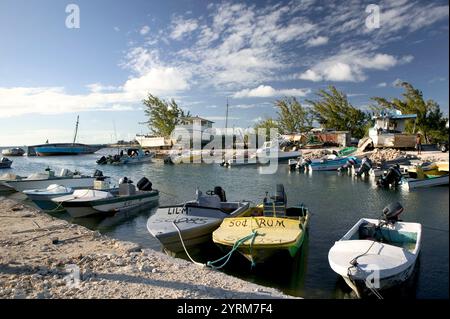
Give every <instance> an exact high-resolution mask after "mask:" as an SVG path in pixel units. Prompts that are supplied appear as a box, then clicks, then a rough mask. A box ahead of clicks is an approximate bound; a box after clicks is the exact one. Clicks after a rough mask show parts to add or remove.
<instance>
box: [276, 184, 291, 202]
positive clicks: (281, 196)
mask: <svg viewBox="0 0 450 319" xmlns="http://www.w3.org/2000/svg"><path fill="white" fill-rule="evenodd" d="M272 199H273V200H274V201H276V202H281V203H283V204H285V205H286V203H287V196H286V192H285V191H284V185H283V184H277V190H276V192H275V196H272Z"/></svg>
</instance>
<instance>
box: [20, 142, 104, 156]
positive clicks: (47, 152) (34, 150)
mask: <svg viewBox="0 0 450 319" xmlns="http://www.w3.org/2000/svg"><path fill="white" fill-rule="evenodd" d="M102 147H103V146H100V145H86V144H79V143H76V144H43V145H36V146H30V147H29V149H28V154H29V155H37V156H61V155H83V154H93V153H95V152H97V151H98V150H99V149H101V148H102Z"/></svg>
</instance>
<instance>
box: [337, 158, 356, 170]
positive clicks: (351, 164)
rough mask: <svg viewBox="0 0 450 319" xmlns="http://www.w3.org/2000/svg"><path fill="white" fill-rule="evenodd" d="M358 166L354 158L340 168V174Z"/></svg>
mask: <svg viewBox="0 0 450 319" xmlns="http://www.w3.org/2000/svg"><path fill="white" fill-rule="evenodd" d="M355 165H356V161H355V160H354V159H352V158H350V159H349V160H348V161H347V163H345V164H344V165H342V166H341V167H339V168H338V172H346V171H348V169H349V168H350V167H353V166H355Z"/></svg>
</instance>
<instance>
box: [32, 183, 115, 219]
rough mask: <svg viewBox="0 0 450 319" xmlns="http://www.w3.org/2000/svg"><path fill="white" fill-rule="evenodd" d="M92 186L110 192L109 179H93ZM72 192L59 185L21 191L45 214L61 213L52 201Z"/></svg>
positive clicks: (60, 208)
mask: <svg viewBox="0 0 450 319" xmlns="http://www.w3.org/2000/svg"><path fill="white" fill-rule="evenodd" d="M92 186H93V189H95V190H110V189H111V183H110V178H108V177H105V176H98V177H96V178H95V180H94V184H93V185H92ZM73 192H74V189H73V188H71V187H67V186H64V185H59V184H52V185H50V186H48V187H47V188H43V189H28V190H24V191H23V193H24V194H25V195H27V197H28V198H29V199H30V200H31V201H33V203H35V204H36V206H38V207H39V208H40V209H42V210H43V211H46V212H59V211H63V210H64V207H63V206H62V205H60V204H59V203H56V202H54V201H53V199H54V198H56V197H61V196H67V195H71V194H73Z"/></svg>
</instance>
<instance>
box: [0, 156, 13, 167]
mask: <svg viewBox="0 0 450 319" xmlns="http://www.w3.org/2000/svg"><path fill="white" fill-rule="evenodd" d="M12 163H13V161H11V160H10V159H8V158H6V157H2V158H1V159H0V168H11V165H12Z"/></svg>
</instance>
